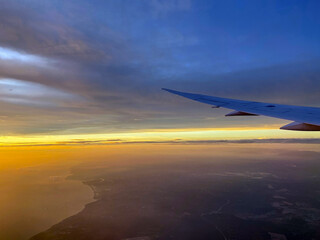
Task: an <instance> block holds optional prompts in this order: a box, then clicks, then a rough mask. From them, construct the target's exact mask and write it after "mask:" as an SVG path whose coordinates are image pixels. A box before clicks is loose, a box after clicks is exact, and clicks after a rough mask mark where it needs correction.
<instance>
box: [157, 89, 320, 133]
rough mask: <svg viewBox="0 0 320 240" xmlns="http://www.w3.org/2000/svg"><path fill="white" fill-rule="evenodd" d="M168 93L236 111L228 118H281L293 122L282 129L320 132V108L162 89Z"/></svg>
mask: <svg viewBox="0 0 320 240" xmlns="http://www.w3.org/2000/svg"><path fill="white" fill-rule="evenodd" d="M162 90H165V91H167V92H170V93H173V94H177V95H179V96H182V97H185V98H189V99H191V100H194V101H198V102H201V103H206V104H209V105H212V106H213V108H219V107H223V108H228V109H232V110H234V111H233V112H231V113H229V114H226V116H257V115H264V116H268V117H274V118H281V119H286V120H291V121H293V122H292V123H290V124H288V125H285V126H282V127H281V128H280V129H285V130H297V131H320V108H317V107H302V106H291V105H282V104H273V103H263V102H252V101H243V100H236V99H230V98H220V97H213V96H207V95H202V94H194V93H187V92H179V91H175V90H171V89H167V88H162Z"/></svg>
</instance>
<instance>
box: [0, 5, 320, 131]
mask: <svg viewBox="0 0 320 240" xmlns="http://www.w3.org/2000/svg"><path fill="white" fill-rule="evenodd" d="M244 2H246V1H244ZM229 5H230V4H229ZM317 5H318V3H317V2H316V1H310V2H308V3H301V4H298V3H297V4H293V3H292V4H287V5H281V4H278V3H269V4H267V6H264V4H262V3H256V2H255V1H254V2H252V1H248V2H246V3H243V4H240V5H239V6H238V5H237V4H235V6H231V7H230V6H228V3H223V2H219V1H218V2H217V3H215V4H213V3H212V1H191V0H167V1H162V0H151V1H149V0H148V1H147V0H130V1H129V0H121V1H119V0H111V1H98V0H94V1H82V0H80V1H73V0H71V1H62V0H53V1H41V2H39V1H34V0H27V1H25V0H23V1H22V0H16V1H2V2H1V6H3V7H1V9H0V22H1V24H0V94H1V97H0V109H1V111H0V123H1V125H2V126H3V127H1V128H0V134H2V135H12V134H34V133H37V134H38V133H42V134H46V133H51V134H53V133H55V134H63V133H68V134H70V133H91V132H92V133H96V132H114V131H126V130H128V131H132V130H135V129H152V128H156V129H159V128H185V127H197V126H202V127H209V126H212V124H213V120H214V124H215V126H216V127H226V126H231V125H232V124H237V125H240V126H245V125H261V126H262V125H265V124H269V123H271V122H277V121H278V120H274V121H270V119H266V120H263V119H258V120H255V119H252V120H251V119H250V120H248V121H247V122H244V121H242V120H238V121H237V122H234V123H232V122H230V121H225V120H224V119H223V118H222V117H221V116H222V115H223V113H224V112H221V111H220V110H218V111H216V112H213V113H212V112H210V108H208V107H207V106H201V105H198V104H196V103H191V102H190V103H189V102H188V103H187V102H185V101H184V100H183V99H179V98H176V97H174V96H170V95H168V94H167V93H165V92H162V91H160V88H161V87H169V88H176V89H179V90H185V91H194V92H201V93H206V94H212V95H218V96H224V97H232V98H240V99H251V100H257V101H267V102H268V101H269V102H277V103H285V104H299V105H312V106H319V103H320V96H319V92H320V71H319V69H320V68H319V66H320V48H319V46H318V42H319V40H320V34H319V33H318V32H315V31H314V28H315V27H317V24H318V23H319V21H320V17H319V16H318V15H317V14H316V9H317V8H316V7H317ZM237 9H240V10H237ZM262 9H264V11H262ZM260 15H261V16H260ZM253 19H255V23H254V24H253V22H252V20H253ZM284 29H285V30H284ZM14 83H17V84H16V85H14ZM239 121H240V122H239Z"/></svg>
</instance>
